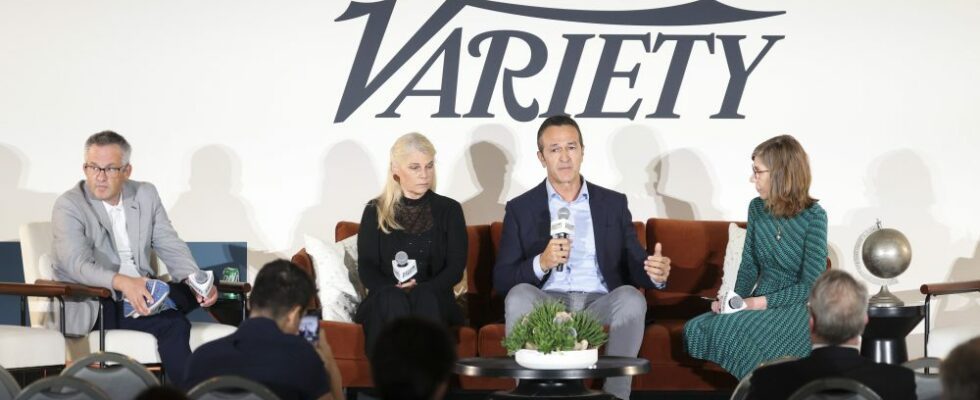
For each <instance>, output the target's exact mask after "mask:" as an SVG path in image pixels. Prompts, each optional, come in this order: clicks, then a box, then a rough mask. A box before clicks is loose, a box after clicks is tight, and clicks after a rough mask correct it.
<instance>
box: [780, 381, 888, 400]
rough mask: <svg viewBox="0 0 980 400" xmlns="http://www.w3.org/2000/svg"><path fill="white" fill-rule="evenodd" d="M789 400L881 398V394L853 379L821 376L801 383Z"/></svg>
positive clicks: (879, 399) (864, 399)
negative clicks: (806, 382) (801, 385)
mask: <svg viewBox="0 0 980 400" xmlns="http://www.w3.org/2000/svg"><path fill="white" fill-rule="evenodd" d="M789 400H881V396H879V395H878V393H875V392H874V391H873V390H871V388H869V387H867V386H865V385H864V384H863V383H861V382H858V381H856V380H854V379H850V378H823V379H817V380H815V381H813V382H810V383H808V384H806V385H803V387H801V388H800V389H799V390H797V391H796V392H795V393H793V395H792V396H789Z"/></svg>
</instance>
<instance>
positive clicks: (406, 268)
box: [391, 251, 419, 283]
mask: <svg viewBox="0 0 980 400" xmlns="http://www.w3.org/2000/svg"><path fill="white" fill-rule="evenodd" d="M391 270H392V272H394V273H395V279H397V280H398V283H403V282H405V281H407V280H409V279H412V277H413V276H415V274H416V273H418V271H419V268H418V264H416V263H415V260H410V259H408V253H406V252H404V251H399V252H397V253H395V259H394V260H391Z"/></svg>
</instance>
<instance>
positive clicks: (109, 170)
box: [85, 164, 128, 178]
mask: <svg viewBox="0 0 980 400" xmlns="http://www.w3.org/2000/svg"><path fill="white" fill-rule="evenodd" d="M127 166H128V165H123V166H121V167H105V168H102V167H100V166H98V165H95V164H85V174H87V175H91V176H99V174H101V173H105V176H107V177H109V178H115V177H117V176H119V173H120V172H122V170H124V169H126V167H127Z"/></svg>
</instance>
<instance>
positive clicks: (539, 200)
mask: <svg viewBox="0 0 980 400" xmlns="http://www.w3.org/2000/svg"><path fill="white" fill-rule="evenodd" d="M583 154H584V145H583V143H582V133H581V131H580V130H579V127H578V124H577V123H576V122H575V120H573V119H572V118H570V117H568V116H553V117H550V118H548V119H546V120H545V121H544V122H543V123H542V124H541V127H540V128H539V129H538V160H540V161H541V165H542V166H543V167H544V168H545V169H546V170H547V171H548V177H547V179H545V180H544V182H542V183H541V184H540V185H538V186H537V187H535V188H534V189H531V190H530V191H528V192H526V193H524V194H522V195H520V196H518V197H516V198H514V199H513V200H511V201H509V202H507V206H506V209H505V214H504V228H503V232H502V234H501V237H500V250H499V251H498V254H497V263H496V265H495V266H494V270H493V278H494V288H495V289H496V290H497V292H498V293H501V294H506V296H507V297H506V299H505V314H506V321H507V332H508V333H509V332H510V330H511V329H512V328H513V326H514V324H515V323H516V322H517V321H519V320H520V318H521V317H522V316H524V314H527V313H528V312H529V311H531V309H532V308H533V307H534V305H535V304H536V303H539V302H541V301H544V300H548V299H558V300H561V301H562V302H564V303H565V304H566V305H567V306H568V308H569V309H570V310H571V311H581V310H585V311H586V312H590V313H592V314H593V315H595V316H596V317H598V318H599V319H600V320H601V321H602V322H603V323H604V324H606V325H608V326H609V343H608V344H607V345H606V354H608V355H614V356H626V357H636V355H637V353H638V352H639V350H640V342H641V341H642V339H643V328H644V316H645V314H646V309H647V305H646V300H645V299H644V297H643V295H642V294H641V293H640V291H638V290H637V289H636V288H635V287H634V286H642V287H647V288H661V289H662V288H663V287H664V286H665V285H666V283H667V276H668V275H669V274H670V259H669V258H667V257H664V256H662V255H661V254H660V244H659V243H658V244H657V245H656V246H655V251H654V255H652V256H647V254H646V251H645V250H643V247H642V246H641V245H640V242H639V241H638V240H637V238H636V231H634V229H633V221H632V217H631V215H630V211H629V208H628V207H627V204H626V196H625V195H623V194H622V193H618V192H615V191H612V190H609V189H606V188H603V187H601V186H598V185H594V184H592V183H589V182H586V181H585V179H584V178H583V177H582V175H581V174H580V172H579V170H580V168H581V165H582V158H583ZM562 208H568V209H569V211H570V214H571V215H570V219H571V221H572V223H573V225H574V230H573V232H572V234H571V235H569V237H568V238H553V237H551V222H552V220H554V219H556V217H557V215H558V210H560V209H562ZM631 382H632V380H631V378H629V377H620V378H609V379H607V380H606V383H605V387H604V389H605V390H606V391H607V392H609V393H611V394H613V395H615V396H616V397H618V398H620V399H629V395H630V384H631Z"/></svg>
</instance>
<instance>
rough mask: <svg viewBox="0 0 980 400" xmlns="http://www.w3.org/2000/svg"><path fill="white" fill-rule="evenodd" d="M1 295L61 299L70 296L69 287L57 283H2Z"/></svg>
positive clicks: (0, 286) (0, 283)
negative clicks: (60, 297)
mask: <svg viewBox="0 0 980 400" xmlns="http://www.w3.org/2000/svg"><path fill="white" fill-rule="evenodd" d="M0 294H7V295H13V296H21V297H59V296H67V295H68V286H66V285H62V284H56V283H53V282H52V283H34V284H31V283H14V282H0Z"/></svg>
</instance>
